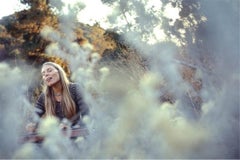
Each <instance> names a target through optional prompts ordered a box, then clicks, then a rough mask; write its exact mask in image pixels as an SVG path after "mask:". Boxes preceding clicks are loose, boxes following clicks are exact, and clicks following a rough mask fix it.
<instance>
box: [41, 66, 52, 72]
mask: <svg viewBox="0 0 240 160" xmlns="http://www.w3.org/2000/svg"><path fill="white" fill-rule="evenodd" d="M49 69H53V68H52V67H48V68H46V69H45V70H47V71H48V70H49ZM45 70H44V71H41V73H44V72H45Z"/></svg>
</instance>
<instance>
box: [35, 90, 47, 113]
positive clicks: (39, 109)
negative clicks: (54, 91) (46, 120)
mask: <svg viewBox="0 0 240 160" xmlns="http://www.w3.org/2000/svg"><path fill="white" fill-rule="evenodd" d="M35 113H36V114H37V115H38V116H39V117H42V116H43V114H44V113H45V107H44V94H43V93H41V95H40V96H39V98H38V100H37V102H36V104H35Z"/></svg>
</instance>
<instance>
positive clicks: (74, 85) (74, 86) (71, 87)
mask: <svg viewBox="0 0 240 160" xmlns="http://www.w3.org/2000/svg"><path fill="white" fill-rule="evenodd" d="M79 88H80V85H79V84H78V83H69V90H70V92H71V91H75V90H76V89H79Z"/></svg>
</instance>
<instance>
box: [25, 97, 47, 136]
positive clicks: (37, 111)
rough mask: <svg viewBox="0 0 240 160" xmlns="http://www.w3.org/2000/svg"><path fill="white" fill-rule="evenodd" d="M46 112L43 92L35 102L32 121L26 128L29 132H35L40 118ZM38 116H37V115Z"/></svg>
mask: <svg viewBox="0 0 240 160" xmlns="http://www.w3.org/2000/svg"><path fill="white" fill-rule="evenodd" d="M44 113H45V109H44V94H41V95H40V96H39V98H38V100H37V102H36V104H35V107H34V115H33V117H32V118H31V122H30V123H28V124H27V125H26V130H27V131H28V132H29V133H33V132H35V131H36V128H37V126H38V120H37V119H38V118H39V117H42V115H43V114H44ZM35 116H36V117H35Z"/></svg>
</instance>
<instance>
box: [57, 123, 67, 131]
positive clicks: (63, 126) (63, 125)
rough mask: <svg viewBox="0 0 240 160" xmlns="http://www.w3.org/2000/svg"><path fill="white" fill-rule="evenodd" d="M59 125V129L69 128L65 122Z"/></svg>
mask: <svg viewBox="0 0 240 160" xmlns="http://www.w3.org/2000/svg"><path fill="white" fill-rule="evenodd" d="M59 127H60V129H61V130H66V129H68V128H69V126H68V125H67V124H65V123H60V125H59Z"/></svg>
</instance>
